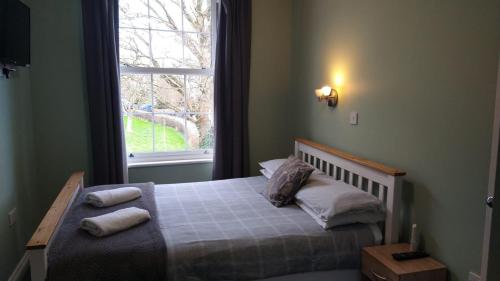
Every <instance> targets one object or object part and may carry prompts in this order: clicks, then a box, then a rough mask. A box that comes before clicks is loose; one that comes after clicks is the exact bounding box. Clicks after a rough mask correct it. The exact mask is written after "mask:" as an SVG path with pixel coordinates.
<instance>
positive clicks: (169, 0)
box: [149, 0, 182, 31]
mask: <svg viewBox="0 0 500 281" xmlns="http://www.w3.org/2000/svg"><path fill="white" fill-rule="evenodd" d="M149 5H150V7H151V9H150V10H149V12H150V18H151V28H152V29H159V30H175V31H181V30H182V13H181V0H149Z"/></svg>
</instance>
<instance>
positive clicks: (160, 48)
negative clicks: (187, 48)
mask: <svg viewBox="0 0 500 281" xmlns="http://www.w3.org/2000/svg"><path fill="white" fill-rule="evenodd" d="M151 45H152V50H153V66H154V67H179V66H181V65H182V57H183V55H182V33H180V32H172V31H155V30H153V31H151Z"/></svg>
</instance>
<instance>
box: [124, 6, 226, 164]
mask: <svg viewBox="0 0 500 281" xmlns="http://www.w3.org/2000/svg"><path fill="white" fill-rule="evenodd" d="M181 1H182V4H183V2H184V0H181ZM218 3H219V0H211V3H210V5H211V14H212V15H211V16H212V19H211V34H210V35H211V36H210V37H211V42H212V49H211V53H212V58H211V67H210V68H208V69H207V68H203V69H196V68H156V67H138V66H130V65H120V75H122V74H149V75H151V74H153V75H154V74H166V75H186V76H188V75H200V76H213V75H214V68H215V50H216V43H217V9H218ZM183 32H184V31H183ZM186 33H190V32H189V31H188V32H186ZM193 33H198V32H193ZM184 94H186V93H184ZM153 134H154V133H153ZM124 138H125V136H124ZM153 138H154V135H153ZM127 153H128V155H127V158H128V159H127V162H128V166H129V167H143V166H157V165H172V164H190V163H210V162H212V161H213V149H197V150H179V151H170V152H144V153H142V152H141V153H137V152H128V151H127Z"/></svg>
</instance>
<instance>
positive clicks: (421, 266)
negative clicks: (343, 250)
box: [361, 244, 446, 281]
mask: <svg viewBox="0 0 500 281" xmlns="http://www.w3.org/2000/svg"><path fill="white" fill-rule="evenodd" d="M409 249H410V245H409V244H392V245H382V246H374V247H366V248H363V252H362V258H361V260H362V262H361V271H362V272H363V275H364V277H365V280H372V281H446V266H444V265H443V264H441V263H439V262H438V261H436V260H434V259H433V258H430V257H427V258H422V259H415V260H407V261H397V260H394V259H393V258H392V254H393V253H400V252H408V251H409ZM366 278H367V279H366Z"/></svg>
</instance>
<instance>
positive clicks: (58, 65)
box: [30, 0, 91, 213]
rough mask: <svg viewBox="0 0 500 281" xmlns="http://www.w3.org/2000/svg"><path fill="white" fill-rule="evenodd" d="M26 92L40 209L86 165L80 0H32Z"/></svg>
mask: <svg viewBox="0 0 500 281" xmlns="http://www.w3.org/2000/svg"><path fill="white" fill-rule="evenodd" d="M30 8H31V23H32V24H31V34H32V38H31V44H32V48H31V58H32V59H31V65H32V67H31V68H32V69H31V95H32V100H33V120H34V134H35V136H36V141H35V149H36V156H37V157H36V158H37V163H36V164H37V171H36V172H37V183H38V185H39V189H40V190H41V191H42V192H40V194H39V196H40V200H41V202H43V204H42V208H41V211H43V213H44V211H45V210H46V209H47V208H48V207H49V205H50V202H52V200H53V199H54V198H55V196H56V195H57V193H58V192H59V190H60V189H61V187H62V186H63V185H64V182H65V181H66V179H67V178H68V177H69V175H70V174H71V173H72V172H74V171H78V170H84V171H86V172H87V179H88V178H89V177H90V176H91V175H89V174H88V172H89V170H90V169H89V167H90V159H91V158H90V157H91V154H90V146H89V138H90V136H89V130H88V105H87V102H86V89H85V70H84V62H83V60H84V56H83V42H82V23H81V7H80V1H79V0H45V1H31V2H30Z"/></svg>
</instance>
